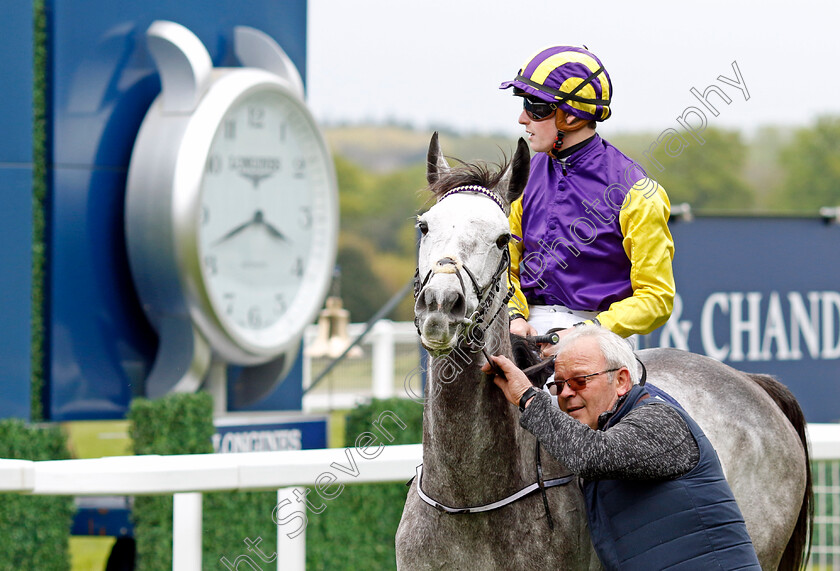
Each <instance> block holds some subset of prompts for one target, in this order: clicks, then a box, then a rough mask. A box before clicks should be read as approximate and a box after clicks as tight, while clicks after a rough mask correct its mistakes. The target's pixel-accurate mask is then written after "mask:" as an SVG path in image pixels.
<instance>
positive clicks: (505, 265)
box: [414, 185, 514, 362]
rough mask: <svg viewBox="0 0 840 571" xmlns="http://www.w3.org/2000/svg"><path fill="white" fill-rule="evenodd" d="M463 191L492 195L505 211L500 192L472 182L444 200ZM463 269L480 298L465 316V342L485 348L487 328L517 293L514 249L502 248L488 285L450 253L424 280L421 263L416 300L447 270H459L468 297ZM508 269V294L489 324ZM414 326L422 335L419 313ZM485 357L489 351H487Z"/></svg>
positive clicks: (416, 281)
mask: <svg viewBox="0 0 840 571" xmlns="http://www.w3.org/2000/svg"><path fill="white" fill-rule="evenodd" d="M461 192H475V193H479V194H481V195H483V196H486V197H487V198H490V199H491V200H492V201H493V202H494V203H495V204H496V205H497V206H498V207H499V208H500V209H501V210H502V212H505V208H504V205H503V204H502V201H501V200H500V199H499V198H498V196H497V195H496V193H494V192H492V191H491V190H488V189H487V188H484V187H483V186H477V185H469V186H459V187H457V188H453V189H452V190H450V191H448V192H447V193H446V194H444V195H443V196H442V197H441V198H440V200H439V201H438V202H440V201H442V200H443V199H445V198H447V197H449V196H452V195H453V194H458V193H461ZM461 270H463V271H464V273H466V274H467V277H468V278H469V279H470V283H471V285H472V288H473V292H474V293H475V297H476V299H477V300H478V302H477V304H476V307H475V311H473V313H472V315H470V316H469V317H465V318H464V320H463V322H462V324H463V325H464V331H463V332H462V335H461V336H462V338H465V341H464V344H465V345H466V346H467V348H468V349H471V350H475V349H477V348H479V346H480V348H481V349H482V350H484V343H483V341H484V332H485V330H486V328H487V327H488V326H489V324H490V323H492V322H493V321H494V320H495V319H496V317H497V316H498V315H499V313H500V312H501V311H502V309H504V308H505V306H506V305H507V302H508V301H510V298H511V297H513V293H514V290H513V286H512V285H510V284H511V279H510V250H509V249H508V248H507V247H505V248H504V249H503V250H502V257H501V259H500V260H499V265H498V266H497V267H496V271H495V272H493V275H492V276H491V277H490V281H489V282H488V283H487V285H485V286H484V287H481V286H480V285H479V284H478V280H477V279H476V278H475V274H474V273H473V272H472V270H470V269H469V268H468V267H467V266H465V265H464V264H462V263H459V262H457V261H456V260H454V259H452V258H450V257H446V258H442V259H440V260H438V261H437V262H435V264H434V265H433V266H432V267H431V268H430V269H429V271H428V272H426V275H425V276H424V277H423V280H422V281H421V280H420V268H419V267H418V268H417V269H416V270H415V271H414V301H415V302H416V301H417V298H418V297H419V296H420V294H421V293H422V292H423V288H425V287H426V285H427V284H428V283H429V280H430V279H431V278H432V276H434V275H435V274H439V273H443V274H455V277H457V278H458V283H459V284H460V285H461V292H462V293H463V294H464V299H466V297H467V288H466V286H465V285H464V277H463V276H462V275H461ZM505 272H507V273H508V291H507V293H506V294H505V297H504V299H503V300H502V302H501V304H500V305H499V308H498V309H497V310H496V312H495V313H494V314H493V316H492V317H491V318H490V319H489V320H488V321H487V325H485V324H484V321H485V318H486V317H487V312H488V311H489V310H490V308H491V307H492V305H493V303H494V300H495V298H496V295H497V294H498V293H499V291H500V290H501V288H502V275H503V274H504V273H505ZM414 327H416V328H417V334H418V335H420V334H421V332H420V321H419V318H418V317H416V316H415V317H414ZM484 355H485V357H488V356H487V353H486V352H485V354H484ZM487 360H488V362H491V361H490V359H489V358H488V359H487Z"/></svg>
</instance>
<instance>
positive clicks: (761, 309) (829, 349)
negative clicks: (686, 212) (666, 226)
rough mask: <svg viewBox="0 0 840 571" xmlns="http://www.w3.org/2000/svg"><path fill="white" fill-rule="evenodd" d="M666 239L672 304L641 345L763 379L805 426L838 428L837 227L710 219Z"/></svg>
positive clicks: (675, 229)
mask: <svg viewBox="0 0 840 571" xmlns="http://www.w3.org/2000/svg"><path fill="white" fill-rule="evenodd" d="M671 230H672V233H673V236H674V241H675V244H676V253H675V256H674V274H675V277H676V282H677V293H678V298H677V300H676V303H675V306H674V311H673V314H672V315H671V319H670V320H669V322H668V323H667V324H665V325H664V326H663V327H662V328H660V329H659V330H657V331H655V332H654V333H652V334H651V335H649V336H647V339H646V340H645V345H646V346H660V345H661V346H664V347H676V348H678V349H684V350H687V351H692V352H694V353H701V354H705V355H709V356H710V357H713V358H715V359H718V360H720V361H723V362H725V363H727V364H729V365H731V366H732V367H734V368H736V369H741V370H743V371H749V372H753V373H767V374H770V375H773V376H775V377H776V378H778V379H779V380H780V381H781V382H783V383H784V384H785V385H787V386H788V387H789V388H790V389H791V390H792V391H793V393H794V395H796V397H797V399H798V400H799V402H800V404H801V405H802V408H803V410H804V411H805V415H806V418H807V419H808V421H809V422H837V421H838V420H840V406H838V405H839V404H840V264H839V263H838V262H840V254H838V246H837V245H838V244H840V226H838V225H837V224H829V223H827V222H825V221H823V220H822V219H820V218H781V217H778V218H758V217H726V218H724V217H718V218H698V219H695V220H693V221H690V222H683V221H679V222H676V223H672V226H671ZM720 398H721V399H725V398H726V395H725V394H723V395H720Z"/></svg>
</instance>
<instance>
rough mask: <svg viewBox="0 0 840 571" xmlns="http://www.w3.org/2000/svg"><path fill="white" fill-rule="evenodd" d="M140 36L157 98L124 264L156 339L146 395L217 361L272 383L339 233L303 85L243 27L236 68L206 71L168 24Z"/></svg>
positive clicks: (197, 45) (135, 163)
mask: <svg viewBox="0 0 840 571" xmlns="http://www.w3.org/2000/svg"><path fill="white" fill-rule="evenodd" d="M147 38H148V44H149V51H150V52H151V54H152V56H153V57H154V59H155V63H156V65H157V67H158V71H159V73H160V76H161V83H162V91H161V94H160V96H159V97H158V98H157V99H156V100H155V101H154V103H153V104H152V106H151V108H150V109H149V111H148V113H147V115H146V117H145V119H144V121H143V124H142V126H141V128H140V132H139V134H138V136H137V140H136V142H135V146H134V150H133V152H132V157H131V163H130V166H129V175H128V189H127V198H126V241H127V244H128V253H129V263H130V266H131V270H132V275H133V277H134V281H135V285H136V287H137V291H138V295H139V296H140V299H141V302H142V304H143V307H144V310H145V311H146V314H147V316H148V317H149V319H150V321H151V322H152V324H153V325H154V326H155V328H156V329H157V331H158V333H159V335H160V350H159V353H158V357H157V359H156V362H155V365H154V367H153V370H152V373H151V374H150V376H149V378H148V380H147V391H146V392H147V394H148V395H149V396H159V395H160V394H163V393H165V392H169V391H172V390H179V391H183V390H194V389H195V388H197V386H198V384H199V383H200V382H201V380H202V377H203V376H204V374H205V373H206V370H207V366H208V364H209V361H210V359H211V357H212V356H213V355H215V356H216V357H217V358H218V359H220V360H222V361H224V362H225V363H231V364H236V365H243V366H246V367H255V368H256V370H257V371H263V372H265V373H266V374H270V375H273V376H281V375H282V374H283V372H284V371H286V370H288V368H289V367H290V365H291V362H292V361H293V360H294V355H295V354H296V353H297V351H298V349H299V346H300V340H301V337H302V334H303V329H304V328H305V327H306V325H308V324H309V323H311V322H312V320H313V319H314V317H315V315H316V314H317V312H318V310H319V309H320V307H321V305H322V303H323V299H324V296H325V295H326V292H327V289H328V287H329V283H330V279H331V276H332V271H333V266H334V263H335V253H336V240H337V228H338V203H337V192H336V182H335V174H334V171H333V166H332V160H331V158H330V155H329V152H328V150H327V146H326V144H325V142H324V139H323V137H322V135H321V133H320V131H319V129H318V127H317V125H316V123H315V121H314V119H313V118H312V115H311V114H310V112H309V110H308V109H307V107H306V105H305V103H304V101H303V97H302V96H303V91H302V82H301V81H300V76H299V75H298V74H297V71H296V69H295V68H294V66H293V65H292V63H291V61H290V60H289V59H288V57H287V56H286V55H285V53H284V52H283V51H282V50H281V49H280V47H279V46H277V44H276V43H274V41H273V40H272V39H271V38H269V37H268V36H266V35H265V34H263V33H261V32H259V31H257V30H253V29H251V28H243V27H240V28H237V29H236V30H235V34H234V44H235V45H234V49H235V52H236V54H237V56H238V57H239V59H240V62H241V63H242V64H243V65H245V66H246V67H242V68H216V69H213V67H212V64H211V63H210V56H209V54H208V53H207V51H206V49H205V48H204V46H203V44H201V42H200V40H199V39H198V38H197V37H196V36H195V35H194V34H192V32H190V31H189V30H187V29H186V28H184V27H183V26H180V25H178V24H174V23H172V22H155V23H154V24H152V26H151V27H150V28H149V30H148V31H147ZM262 385H266V382H265V381H262Z"/></svg>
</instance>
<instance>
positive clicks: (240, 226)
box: [211, 210, 262, 246]
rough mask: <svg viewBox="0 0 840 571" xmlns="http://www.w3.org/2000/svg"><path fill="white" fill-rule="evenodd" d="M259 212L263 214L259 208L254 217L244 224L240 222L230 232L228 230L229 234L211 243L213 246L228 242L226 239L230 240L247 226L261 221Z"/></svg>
mask: <svg viewBox="0 0 840 571" xmlns="http://www.w3.org/2000/svg"><path fill="white" fill-rule="evenodd" d="M257 214H260V215H261V214H262V213H261V212H260V211H259V210H258V211H257V213H256V214H254V217H253V218H251V219H250V220H248V221H247V222H243V223H242V224H240V225H239V226H237V227H236V228H234V229H233V230H231V231H230V232H228V233H227V234H225V235H224V236H222V237H221V238H219V239H218V240H216V241H215V242H213V244H211V246H218V245H219V244H221V243H222V242H226V241H228V240H230V239H231V238H233V237H234V236H236V235H237V234H239V233H240V232H242V231H243V230H245V229H246V228H248V227H249V226H251V225H252V224H255V223H258V222H260V220H258V217H257Z"/></svg>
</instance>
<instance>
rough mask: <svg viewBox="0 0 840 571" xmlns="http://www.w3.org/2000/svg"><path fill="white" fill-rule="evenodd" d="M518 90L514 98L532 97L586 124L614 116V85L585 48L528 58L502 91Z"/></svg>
mask: <svg viewBox="0 0 840 571" xmlns="http://www.w3.org/2000/svg"><path fill="white" fill-rule="evenodd" d="M508 87H513V88H514V95H523V96H524V95H529V96H533V97H536V98H538V99H541V100H542V101H545V102H547V103H554V104H556V105H557V106H558V107H559V108H560V109H562V110H563V111H565V112H566V113H568V114H569V115H573V116H574V117H578V118H580V119H584V120H586V121H603V120H605V119H606V118H607V117H609V116H610V98H611V97H612V82H611V81H610V76H609V74H608V73H607V70H606V69H604V65H603V64H602V63H601V60H599V59H598V58H597V57H595V55H594V54H592V53H591V52H589V51H588V50H586V49H583V48H577V47H572V46H553V47H549V48H545V49H542V50H540V51H539V52H537V53H536V54H535V55H533V56H531V57H530V58H528V61H526V62H525V65H523V66H522V68H521V69H520V70H519V73H518V74H517V75H516V78H515V79H513V80H512V81H506V82H504V83H502V84H501V85H500V86H499V89H507V88H508Z"/></svg>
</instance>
